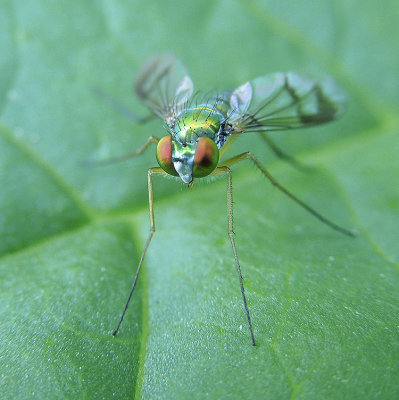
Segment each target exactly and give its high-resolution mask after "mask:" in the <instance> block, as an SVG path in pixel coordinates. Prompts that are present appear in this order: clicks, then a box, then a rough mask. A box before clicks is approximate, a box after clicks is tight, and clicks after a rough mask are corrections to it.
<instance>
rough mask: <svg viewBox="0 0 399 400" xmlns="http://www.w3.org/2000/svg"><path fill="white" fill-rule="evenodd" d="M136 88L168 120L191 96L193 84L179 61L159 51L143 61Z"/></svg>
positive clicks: (147, 104) (146, 102) (145, 102)
mask: <svg viewBox="0 0 399 400" xmlns="http://www.w3.org/2000/svg"><path fill="white" fill-rule="evenodd" d="M135 89H136V92H137V95H138V96H139V97H140V99H141V100H142V101H143V103H144V104H145V105H146V106H147V107H149V108H150V109H151V111H153V112H154V113H155V114H157V115H158V116H159V117H161V118H162V119H164V120H165V121H166V123H167V124H170V122H171V120H172V119H173V116H174V115H176V114H177V113H178V112H179V110H180V109H181V108H182V107H183V106H184V104H185V103H186V102H187V100H188V99H189V98H190V97H191V95H192V93H193V89H194V85H193V82H192V80H191V78H190V77H189V76H188V74H187V71H186V69H185V67H184V66H183V64H182V63H181V62H180V61H178V60H176V59H175V58H174V57H173V56H172V55H170V54H162V55H157V56H154V57H152V58H150V59H149V60H148V61H147V62H146V63H145V64H144V66H143V67H142V68H141V70H140V72H139V73H138V76H137V79H136V84H135Z"/></svg>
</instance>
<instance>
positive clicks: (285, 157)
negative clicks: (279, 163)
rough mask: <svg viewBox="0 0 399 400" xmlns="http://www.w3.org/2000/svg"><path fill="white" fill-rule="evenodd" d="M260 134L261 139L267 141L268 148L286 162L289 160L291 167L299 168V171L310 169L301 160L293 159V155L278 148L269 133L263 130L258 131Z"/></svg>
mask: <svg viewBox="0 0 399 400" xmlns="http://www.w3.org/2000/svg"><path fill="white" fill-rule="evenodd" d="M260 136H261V137H262V139H263V140H264V141H265V142H266V143H267V145H268V146H269V147H270V150H271V151H272V152H273V153H274V154H275V155H276V156H277V157H278V158H281V159H282V160H285V161H287V162H289V163H290V164H291V165H292V166H293V167H295V168H297V169H299V170H301V171H309V170H311V168H310V167H308V166H306V165H303V164H302V163H301V162H299V161H298V160H297V159H295V157H292V156H290V155H288V154H287V153H285V152H284V151H283V150H281V149H280V147H278V146H277V145H276V143H274V142H273V141H272V140H271V139H270V137H269V135H267V134H266V133H264V132H260Z"/></svg>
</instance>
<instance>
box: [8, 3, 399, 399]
mask: <svg viewBox="0 0 399 400" xmlns="http://www.w3.org/2000/svg"><path fill="white" fill-rule="evenodd" d="M383 3H384V4H383V5H381V4H377V3H376V2H373V1H366V2H364V1H362V2H361V1H359V0H358V1H351V2H341V1H338V0H335V1H332V2H317V3H316V2H288V1H281V2H273V1H261V0H257V1H255V0H251V1H243V0H241V1H240V0H234V1H227V0H221V1H218V2H215V1H210V0H205V1H204V0H202V1H192V2H185V3H184V6H183V3H182V5H178V4H176V3H175V2H172V1H163V2H156V1H151V0H150V1H146V2H139V1H134V2H124V1H110V0H109V1H107V0H104V1H102V2H101V1H93V2H88V1H85V2H68V1H65V0H62V1H57V2H45V1H24V2H22V1H12V0H3V2H2V3H1V5H0V10H1V12H0V49H1V58H0V115H1V117H0V184H1V191H0V255H1V256H0V257H1V258H0V312H1V324H0V335H1V337H2V340H1V344H0V379H1V380H0V398H1V399H27V398H40V399H48V398H51V399H58V398H65V399H72V398H73V399H75V398H89V399H99V398H104V399H109V398H117V399H127V398H144V399H147V398H148V399H150V398H151V399H172V398H173V399H187V398H191V399H204V398H211V399H221V398H222V399H230V398H231V399H242V398H245V399H260V398H270V399H289V398H291V399H294V398H295V399H321V398H322V399H337V398H345V399H365V398H367V399H394V398H398V397H399V386H398V384H397V382H398V380H399V351H398V348H399V346H398V345H399V331H398V323H397V315H398V308H399V299H398V283H399V246H398V241H399V234H398V228H397V226H398V215H399V186H398V183H397V181H398V176H399V157H398V154H399V139H398V131H399V117H398V114H397V109H398V105H399V100H398V99H399V97H398V96H397V93H398V91H399V79H398V78H399V76H398V75H399V74H398V71H399V49H398V47H397V46H395V43H396V42H395V40H394V38H397V37H398V36H399V29H398V24H397V16H398V13H399V6H398V4H397V2H394V1H393V0H386V1H384V2H383ZM388 10H389V11H388ZM165 51H169V52H172V53H174V54H175V55H176V56H177V57H178V58H180V59H182V60H183V62H184V63H185V65H186V66H187V69H188V70H189V71H190V74H191V76H192V78H193V80H194V83H195V85H196V89H200V90H202V92H203V93H204V92H206V91H207V90H208V89H212V88H217V89H220V90H221V89H223V88H229V87H232V88H234V87H237V86H238V85H240V84H242V83H243V82H245V81H247V80H248V79H251V78H254V77H256V76H258V75H263V74H266V73H269V72H274V71H287V70H300V71H309V72H311V73H312V72H315V73H322V74H327V75H332V76H334V77H335V78H336V79H337V80H338V81H339V82H340V84H341V85H342V86H343V87H344V88H345V89H346V91H347V92H348V99H349V106H348V110H347V113H346V114H345V115H344V116H343V117H342V118H341V119H340V120H339V121H337V122H334V123H331V124H329V125H326V126H322V127H318V128H314V129H307V130H302V131H291V132H287V133H276V134H275V135H274V136H273V137H272V138H273V139H274V140H275V141H276V143H277V144H278V145H279V146H280V147H282V148H283V149H284V150H285V151H286V152H287V153H289V154H293V155H295V157H296V158H297V159H298V160H299V161H300V162H301V163H303V164H305V165H307V166H309V167H311V169H310V171H308V172H303V171H300V170H297V169H295V168H292V166H291V165H289V164H288V163H286V162H284V161H282V160H278V159H276V158H275V157H274V155H273V154H272V153H271V152H270V150H268V149H267V148H266V146H265V144H264V142H263V141H262V140H261V138H260V137H258V136H257V135H256V134H248V135H244V136H243V137H242V138H240V139H239V140H237V141H236V142H235V143H234V145H233V146H232V147H231V149H229V154H230V155H234V154H238V153H240V152H244V151H253V152H254V154H255V155H256V156H257V157H258V158H259V159H260V160H261V162H262V163H263V164H264V165H265V166H266V167H267V168H268V170H269V171H270V173H271V174H273V175H274V176H275V177H276V179H278V181H279V182H280V183H281V184H283V185H285V186H286V187H287V188H289V189H290V190H291V191H292V192H293V193H295V194H296V195H297V196H298V197H299V198H301V199H303V200H304V201H306V202H307V203H309V204H310V205H311V206H312V207H314V208H316V209H317V210H319V211H320V212H321V213H322V214H323V215H326V216H327V217H328V218H330V219H332V220H333V221H336V222H337V223H339V224H341V225H343V226H345V227H348V228H356V229H357V230H358V232H359V234H358V236H357V237H356V238H349V237H346V236H344V235H341V234H339V233H337V232H335V231H332V230H331V229H329V228H328V227H326V226H324V225H323V224H320V223H319V222H318V221H317V220H316V219H314V218H313V217H312V216H311V215H309V214H307V213H306V212H305V211H304V210H303V209H301V208H300V207H298V206H297V205H296V204H294V203H293V202H292V201H291V200H290V199H288V198H286V197H285V196H284V195H283V194H282V193H280V192H279V191H278V190H277V189H276V188H274V187H273V186H272V185H271V184H270V183H269V182H268V181H266V180H265V179H264V178H263V177H262V176H261V174H260V173H259V172H258V171H257V170H256V169H255V168H253V166H251V165H249V164H248V163H242V165H241V166H239V165H237V166H236V167H235V168H234V169H233V195H234V231H235V240H236V245H237V251H238V256H239V259H240V263H241V268H242V271H243V276H244V283H245V288H246V293H247V298H248V305H249V309H250V312H251V316H252V320H253V325H254V332H255V337H256V340H257V347H255V348H254V347H252V346H251V341H250V335H249V331H248V327H247V322H246V316H245V312H244V307H243V304H242V298H241V293H240V288H239V282H238V277H237V273H236V270H235V265H234V259H233V254H232V250H231V246H230V241H229V238H228V236H227V214H226V208H227V207H226V206H227V205H226V182H225V180H224V179H218V180H216V181H209V182H208V181H207V179H203V180H202V182H201V180H199V181H198V182H197V183H196V185H195V187H194V188H193V189H192V190H187V188H186V187H185V186H183V185H182V184H181V183H179V182H177V181H176V180H174V179H163V178H162V177H155V178H154V199H155V221H156V227H157V232H156V234H155V236H154V238H153V240H152V243H151V245H150V248H149V250H148V253H147V256H146V259H145V262H144V266H143V269H142V271H141V273H140V277H139V283H138V286H137V289H136V291H135V293H134V296H133V300H132V303H131V305H130V307H129V309H128V312H127V314H126V318H125V320H124V323H123V324H122V327H121V330H120V332H119V334H118V336H117V337H116V338H113V337H112V335H111V332H112V330H113V329H114V328H115V326H116V323H117V321H118V319H119V316H120V313H121V311H122V308H123V305H124V303H125V301H126V298H127V295H128V293H129V290H130V286H131V284H132V281H133V277H134V274H135V270H136V267H137V264H138V260H139V258H140V255H141V252H142V249H143V246H144V243H145V240H146V238H147V235H148V230H149V216H148V204H147V202H148V194H147V175H146V171H147V169H148V168H149V167H152V166H155V164H156V161H155V157H154V149H152V150H149V151H148V152H147V153H146V154H145V155H143V156H142V157H140V158H137V159H134V160H130V161H127V162H123V163H120V164H114V165H110V166H106V167H96V168H94V167H93V168H88V167H84V163H83V161H85V160H93V159H102V158H106V157H107V156H116V155H120V154H124V153H126V152H129V151H134V150H135V149H137V148H138V147H140V146H141V145H142V144H143V143H144V142H145V140H146V138H147V137H148V136H150V135H155V136H162V135H163V134H164V128H163V127H162V123H161V122H160V121H159V120H154V121H151V122H149V123H148V124H146V125H138V124H134V123H132V122H131V121H129V120H127V119H126V118H125V117H124V116H123V115H121V114H118V113H115V111H114V110H113V109H112V108H111V107H109V105H107V104H105V103H104V102H103V101H102V100H101V99H99V98H98V97H96V96H95V95H94V94H93V88H95V87H100V88H102V89H103V90H104V91H106V92H107V93H109V94H110V95H111V96H112V97H114V98H116V99H118V101H120V102H121V103H122V104H125V105H126V106H128V107H129V108H131V109H132V111H133V112H135V113H137V114H140V115H146V112H147V111H146V109H145V107H144V106H143V105H142V104H140V102H139V100H138V99H137V98H136V97H134V96H133V95H132V90H131V86H132V80H133V77H134V74H135V72H137V71H138V68H139V67H140V65H141V64H142V62H143V61H144V60H145V59H146V58H147V57H148V56H150V55H152V54H154V53H159V52H165Z"/></svg>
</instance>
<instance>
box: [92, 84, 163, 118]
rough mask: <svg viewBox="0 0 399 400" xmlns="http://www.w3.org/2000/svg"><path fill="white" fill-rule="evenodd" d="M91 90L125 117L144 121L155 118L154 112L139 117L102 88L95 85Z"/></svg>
mask: <svg viewBox="0 0 399 400" xmlns="http://www.w3.org/2000/svg"><path fill="white" fill-rule="evenodd" d="M93 92H94V94H95V95H96V96H98V97H100V98H101V99H102V100H103V101H104V102H105V103H107V104H108V105H109V106H111V107H112V108H113V109H114V110H115V111H117V112H119V113H121V114H123V115H124V116H125V117H127V118H129V119H130V120H131V121H133V122H138V123H146V122H148V121H151V120H152V119H153V118H155V114H149V115H147V116H146V117H139V116H138V115H136V114H134V113H132V112H131V111H130V110H129V109H128V108H127V107H125V106H124V105H123V104H121V103H119V101H117V100H115V99H114V98H113V97H111V96H110V95H109V94H108V93H106V92H104V90H103V89H101V88H98V87H95V88H93Z"/></svg>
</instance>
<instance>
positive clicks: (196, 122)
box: [172, 105, 225, 146]
mask: <svg viewBox="0 0 399 400" xmlns="http://www.w3.org/2000/svg"><path fill="white" fill-rule="evenodd" d="M224 120H225V117H224V116H223V115H222V114H221V113H220V112H218V111H217V110H215V108H214V107H211V106H209V105H203V106H198V107H195V108H191V109H187V110H184V111H182V112H181V113H180V114H179V115H178V117H177V119H176V121H175V124H174V129H173V132H172V137H173V139H175V140H176V141H178V142H179V143H181V144H182V145H188V146H190V145H193V144H195V143H196V142H197V141H198V139H199V138H200V137H202V136H207V137H209V138H210V139H212V140H213V141H215V142H216V140H217V136H218V133H219V131H220V129H221V127H222V123H223V122H224Z"/></svg>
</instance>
